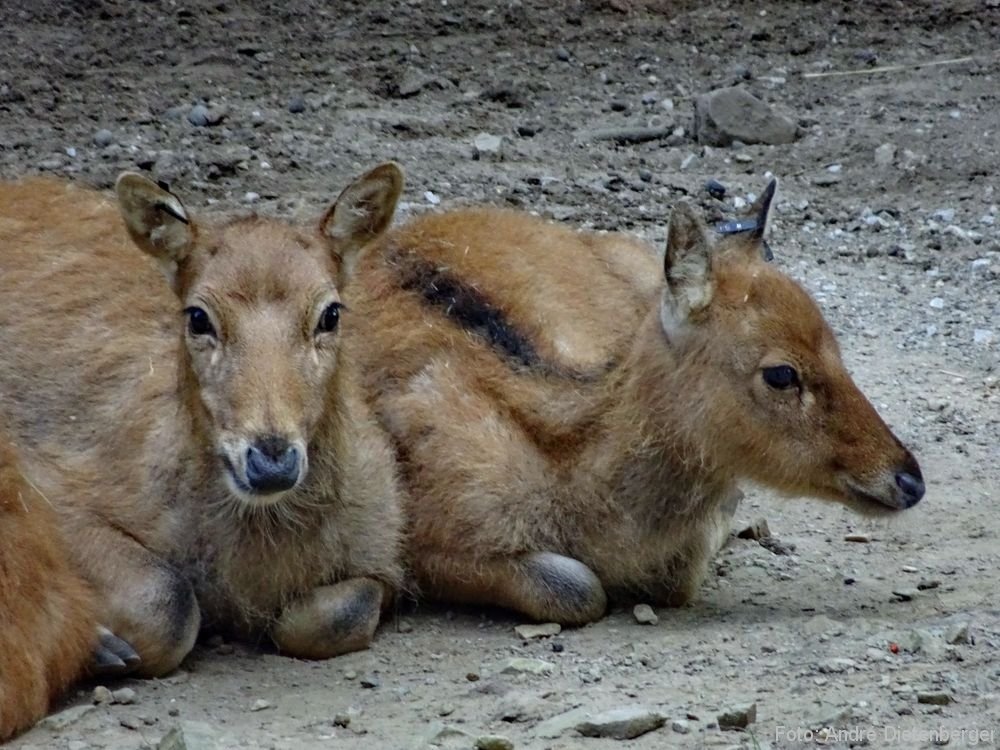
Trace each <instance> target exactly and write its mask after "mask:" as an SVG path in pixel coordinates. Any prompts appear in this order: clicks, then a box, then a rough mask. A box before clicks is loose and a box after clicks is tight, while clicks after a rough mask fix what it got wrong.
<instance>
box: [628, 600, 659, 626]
mask: <svg viewBox="0 0 1000 750" xmlns="http://www.w3.org/2000/svg"><path fill="white" fill-rule="evenodd" d="M632 616H633V617H634V618H635V621H636V622H637V623H639V624H640V625H655V624H656V623H658V622H659V621H660V618H659V617H657V616H656V612H654V611H653V608H652V607H650V606H649V605H648V604H636V605H635V607H633V608H632Z"/></svg>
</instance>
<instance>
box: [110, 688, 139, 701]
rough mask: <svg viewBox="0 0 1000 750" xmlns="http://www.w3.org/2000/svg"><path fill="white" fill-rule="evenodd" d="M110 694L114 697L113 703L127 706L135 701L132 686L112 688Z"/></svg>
mask: <svg viewBox="0 0 1000 750" xmlns="http://www.w3.org/2000/svg"><path fill="white" fill-rule="evenodd" d="M111 695H112V697H113V698H114V699H115V703H118V704H119V705H122V706H129V705H132V704H133V703H135V702H136V700H135V691H134V690H133V689H132V688H127V687H126V688H119V689H118V690H113V691H112V692H111Z"/></svg>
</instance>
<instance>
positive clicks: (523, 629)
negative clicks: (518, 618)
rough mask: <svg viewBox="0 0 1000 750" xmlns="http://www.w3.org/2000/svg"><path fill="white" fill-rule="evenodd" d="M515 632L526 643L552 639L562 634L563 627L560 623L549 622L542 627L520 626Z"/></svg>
mask: <svg viewBox="0 0 1000 750" xmlns="http://www.w3.org/2000/svg"><path fill="white" fill-rule="evenodd" d="M514 632H515V633H517V635H518V636H519V637H521V638H523V639H524V640H526V641H530V640H534V639H535V638H551V637H552V636H554V635H559V634H560V633H561V632H562V625H560V624H559V623H558V622H547V623H544V624H542V625H518V626H517V627H515V628H514Z"/></svg>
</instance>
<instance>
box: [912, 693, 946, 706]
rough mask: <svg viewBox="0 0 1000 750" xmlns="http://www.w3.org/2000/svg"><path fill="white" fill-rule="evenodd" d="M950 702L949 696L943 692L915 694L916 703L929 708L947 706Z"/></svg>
mask: <svg viewBox="0 0 1000 750" xmlns="http://www.w3.org/2000/svg"><path fill="white" fill-rule="evenodd" d="M951 702H952V697H951V695H950V694H948V693H945V692H943V691H929V692H925V693H917V703H923V704H925V705H929V706H947V705H948V704H949V703H951Z"/></svg>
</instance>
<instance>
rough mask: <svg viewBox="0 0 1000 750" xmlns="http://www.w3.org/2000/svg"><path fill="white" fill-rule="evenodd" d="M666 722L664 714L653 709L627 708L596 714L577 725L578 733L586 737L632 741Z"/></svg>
mask: <svg viewBox="0 0 1000 750" xmlns="http://www.w3.org/2000/svg"><path fill="white" fill-rule="evenodd" d="M666 721H667V720H666V718H665V717H664V716H663V715H662V714H659V713H657V712H655V711H652V710H651V709H648V708H643V707H642V706H626V707H623V708H614V709H611V710H610V711H602V712H601V713H598V714H594V715H593V716H591V717H589V718H587V719H585V720H583V721H581V722H580V723H579V724H577V725H576V731H578V732H579V733H580V734H582V735H583V736H584V737H609V738H611V739H615V740H632V739H635V738H636V737H641V736H642V735H644V734H648V733H649V732H653V731H655V730H657V729H659V728H660V727H662V726H663V725H664V724H665V723H666Z"/></svg>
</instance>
